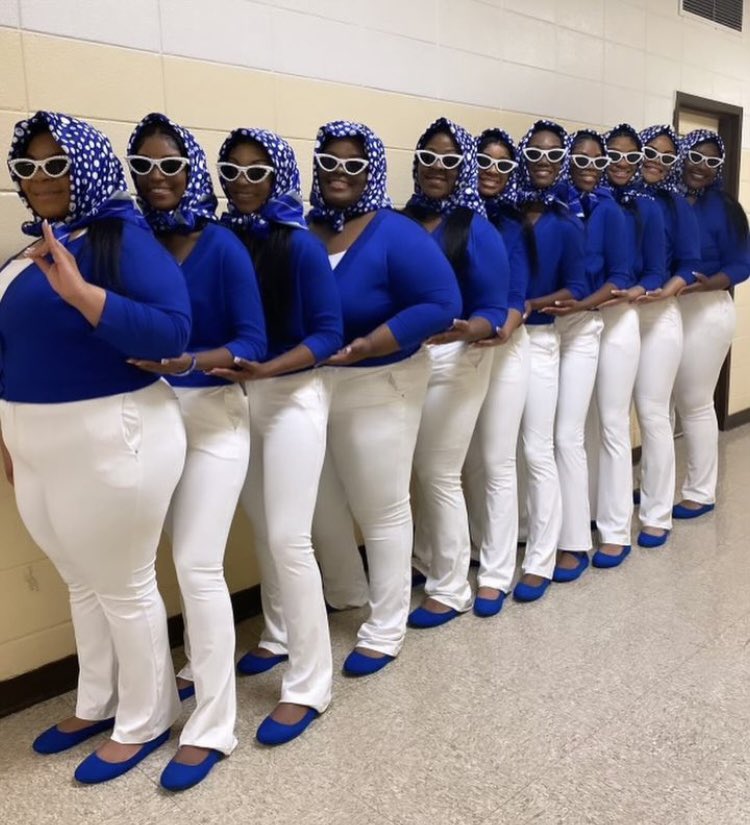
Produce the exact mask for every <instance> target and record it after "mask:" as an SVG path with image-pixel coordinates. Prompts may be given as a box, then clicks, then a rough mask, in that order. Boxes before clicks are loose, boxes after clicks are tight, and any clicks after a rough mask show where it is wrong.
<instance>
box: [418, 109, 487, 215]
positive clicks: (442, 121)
mask: <svg viewBox="0 0 750 825" xmlns="http://www.w3.org/2000/svg"><path fill="white" fill-rule="evenodd" d="M438 132H447V133H448V134H449V135H450V136H451V137H452V138H453V140H454V141H455V142H456V145H457V146H458V151H459V153H460V154H462V155H463V156H464V159H463V161H462V162H461V165H460V166H459V167H458V178H457V179H456V185H455V186H454V187H453V191H452V192H451V194H450V195H449V196H448V197H447V198H443V199H442V200H435V199H434V198H429V197H427V195H425V194H424V192H423V191H422V189H421V187H420V185H419V181H418V178H417V171H418V169H419V161H418V160H417V158H416V155H415V156H414V161H413V163H412V170H411V173H412V178H413V180H414V194H413V195H412V196H411V198H409V202H408V204H407V206H419V207H422V208H423V209H427V210H429V211H430V212H436V213H438V214H440V215H447V214H449V213H451V212H453V210H454V209H457V208H458V207H459V206H463V207H465V208H466V209H471V210H472V212H478V213H479V214H480V215H485V214H486V211H485V208H484V200H483V199H482V197H481V195H480V194H479V167H478V166H477V146H476V142H475V140H474V138H473V137H472V136H471V135H470V134H469V132H467V131H466V129H464V128H463V126H459V125H458V124H457V123H454V122H453V121H452V120H449V119H448V118H447V117H439V118H438V119H437V120H435V121H433V123H431V124H430V125H429V126H428V127H427V130H426V131H425V132H424V134H423V135H422V137H420V138H419V140H418V141H417V147H416V148H417V149H424V148H425V146H426V144H427V142H428V141H429V140H430V138H431V137H432V136H433V135H435V134H437V133H438Z"/></svg>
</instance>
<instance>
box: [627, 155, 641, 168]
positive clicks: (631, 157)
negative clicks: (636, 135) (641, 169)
mask: <svg viewBox="0 0 750 825" xmlns="http://www.w3.org/2000/svg"><path fill="white" fill-rule="evenodd" d="M625 158H626V160H627V161H628V163H629V164H630V165H631V166H633V165H635V164H636V163H638V161H640V159H641V153H640V152H628V154H627V155H625Z"/></svg>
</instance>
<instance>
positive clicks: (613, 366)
mask: <svg viewBox="0 0 750 825" xmlns="http://www.w3.org/2000/svg"><path fill="white" fill-rule="evenodd" d="M600 312H601V316H602V320H603V321H604V329H603V330H602V338H601V343H600V345H599V366H598V367H597V372H596V387H595V391H594V401H595V403H594V404H592V405H591V408H590V413H589V418H588V422H587V439H586V451H587V453H588V459H589V476H590V487H591V489H592V491H593V493H594V496H595V498H594V501H593V502H592V505H591V509H592V511H593V513H594V517H595V518H596V524H597V528H598V530H599V537H600V539H601V542H602V544H619V545H622V546H625V545H628V544H630V541H631V540H630V526H631V525H630V522H631V520H632V518H633V448H632V443H631V438H630V406H631V403H632V400H633V387H634V385H635V378H636V374H637V372H638V361H639V356H640V351H641V338H640V332H639V326H638V310H637V309H635V307H633V306H632V305H631V304H616V305H615V306H611V307H605V308H604V309H602V310H601V311H600ZM583 494H584V495H585V492H584V493H583Z"/></svg>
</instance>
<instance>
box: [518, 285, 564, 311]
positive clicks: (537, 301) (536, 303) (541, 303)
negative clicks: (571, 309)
mask: <svg viewBox="0 0 750 825" xmlns="http://www.w3.org/2000/svg"><path fill="white" fill-rule="evenodd" d="M572 298H573V293H572V292H571V291H570V290H569V289H558V290H557V292H551V293H550V294H549V295H542V296H541V297H540V298H529V305H530V307H531V311H532V312H538V311H539V310H540V309H544V307H548V306H553V305H554V303H555V301H570V300H571V299H572Z"/></svg>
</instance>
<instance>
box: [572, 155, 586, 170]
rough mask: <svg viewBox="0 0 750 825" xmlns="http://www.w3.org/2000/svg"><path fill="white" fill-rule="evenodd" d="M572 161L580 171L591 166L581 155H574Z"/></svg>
mask: <svg viewBox="0 0 750 825" xmlns="http://www.w3.org/2000/svg"><path fill="white" fill-rule="evenodd" d="M570 159H571V160H572V161H573V166H576V167H577V168H578V169H585V168H586V167H587V166H588V165H589V159H588V158H584V157H581V156H580V155H572V156H571V158H570Z"/></svg>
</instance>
